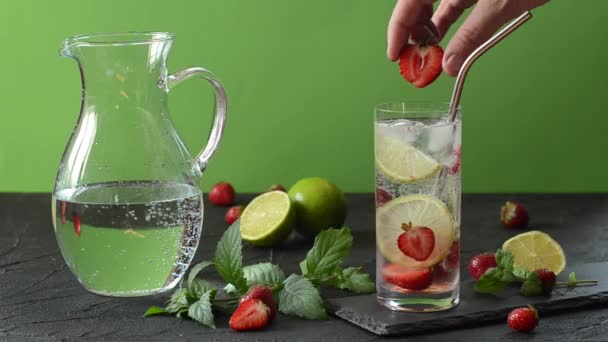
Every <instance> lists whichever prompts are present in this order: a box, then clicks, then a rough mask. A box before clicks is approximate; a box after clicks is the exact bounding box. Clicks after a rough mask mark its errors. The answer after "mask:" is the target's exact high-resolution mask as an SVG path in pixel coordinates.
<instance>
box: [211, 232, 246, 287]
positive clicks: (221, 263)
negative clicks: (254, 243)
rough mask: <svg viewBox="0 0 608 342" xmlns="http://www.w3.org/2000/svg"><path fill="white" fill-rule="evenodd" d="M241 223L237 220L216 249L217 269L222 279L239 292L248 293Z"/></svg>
mask: <svg viewBox="0 0 608 342" xmlns="http://www.w3.org/2000/svg"><path fill="white" fill-rule="evenodd" d="M242 247H243V246H242V239H241V232H240V222H239V221H238V220H237V221H236V222H235V223H233V224H232V225H231V226H230V227H229V228H228V229H227V230H226V232H224V235H223V236H222V238H221V239H220V241H219V242H218V244H217V247H216V249H215V269H216V270H217V272H218V273H219V274H220V275H221V276H222V278H223V279H224V280H225V281H226V282H227V283H230V284H233V285H234V287H235V288H236V289H237V290H238V291H239V293H241V294H242V293H245V292H247V282H246V280H245V277H244V275H243V255H242V254H241V250H242Z"/></svg>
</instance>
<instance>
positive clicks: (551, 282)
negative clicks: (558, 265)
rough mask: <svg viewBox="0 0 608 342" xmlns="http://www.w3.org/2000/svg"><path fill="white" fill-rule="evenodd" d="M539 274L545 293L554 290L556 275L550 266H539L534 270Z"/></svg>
mask: <svg viewBox="0 0 608 342" xmlns="http://www.w3.org/2000/svg"><path fill="white" fill-rule="evenodd" d="M534 272H535V273H536V274H538V278H539V279H540V282H541V286H542V289H543V293H544V294H550V293H551V291H553V288H554V287H555V283H556V280H557V279H556V276H555V273H553V271H551V270H550V269H548V268H539V269H537V270H535V271H534Z"/></svg>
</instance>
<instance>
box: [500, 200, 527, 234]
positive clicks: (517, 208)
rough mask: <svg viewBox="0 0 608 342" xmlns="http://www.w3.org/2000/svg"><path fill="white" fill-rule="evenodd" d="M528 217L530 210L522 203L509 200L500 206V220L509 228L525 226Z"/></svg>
mask: <svg viewBox="0 0 608 342" xmlns="http://www.w3.org/2000/svg"><path fill="white" fill-rule="evenodd" d="M528 219H529V217H528V211H527V210H526V208H524V206H523V205H521V203H517V202H507V203H505V204H504V205H503V206H502V207H501V208H500V221H501V222H502V224H503V225H504V226H505V227H507V228H524V227H526V226H527V225H528Z"/></svg>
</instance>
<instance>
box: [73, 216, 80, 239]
mask: <svg viewBox="0 0 608 342" xmlns="http://www.w3.org/2000/svg"><path fill="white" fill-rule="evenodd" d="M72 223H73V224H74V232H76V235H78V237H80V216H78V214H76V213H74V215H72Z"/></svg>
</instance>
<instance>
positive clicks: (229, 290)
mask: <svg viewBox="0 0 608 342" xmlns="http://www.w3.org/2000/svg"><path fill="white" fill-rule="evenodd" d="M224 292H225V293H226V294H234V293H236V292H237V291H236V287H234V285H232V284H226V286H224Z"/></svg>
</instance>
